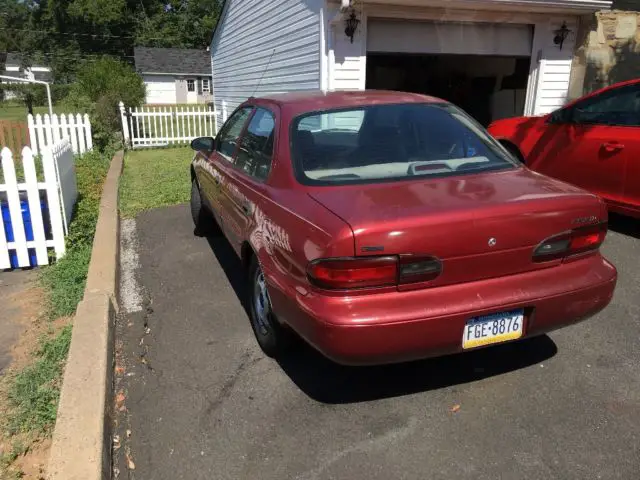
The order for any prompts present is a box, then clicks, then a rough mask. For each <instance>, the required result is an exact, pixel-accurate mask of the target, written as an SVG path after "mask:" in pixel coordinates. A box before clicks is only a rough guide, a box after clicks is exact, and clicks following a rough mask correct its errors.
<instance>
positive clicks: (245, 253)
mask: <svg viewBox="0 0 640 480" xmlns="http://www.w3.org/2000/svg"><path fill="white" fill-rule="evenodd" d="M255 256H256V254H255V252H254V251H253V248H251V245H250V244H249V242H244V243H243V244H242V250H241V261H242V268H243V269H244V270H245V271H248V270H249V267H250V266H251V260H253V257H255Z"/></svg>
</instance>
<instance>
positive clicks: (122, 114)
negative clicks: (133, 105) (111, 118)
mask: <svg viewBox="0 0 640 480" xmlns="http://www.w3.org/2000/svg"><path fill="white" fill-rule="evenodd" d="M118 106H119V107H120V120H121V121H122V137H123V138H124V145H125V147H128V146H129V144H130V143H131V139H130V136H129V120H128V119H127V111H126V109H125V108H124V102H120V103H119V104H118Z"/></svg>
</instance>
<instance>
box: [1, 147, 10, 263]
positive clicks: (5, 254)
mask: <svg viewBox="0 0 640 480" xmlns="http://www.w3.org/2000/svg"><path fill="white" fill-rule="evenodd" d="M5 157H6V158H7V160H6V166H5ZM10 161H11V163H12V164H13V161H12V160H11V150H9V149H8V148H7V147H4V148H3V149H2V150H0V166H1V167H2V169H3V170H5V171H6V170H8V168H9V162H10ZM5 175H6V174H5ZM5 181H6V179H5ZM10 267H11V261H10V260H9V250H8V247H7V238H6V237H5V235H4V228H0V270H4V269H5V268H10Z"/></svg>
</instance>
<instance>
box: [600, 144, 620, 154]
mask: <svg viewBox="0 0 640 480" xmlns="http://www.w3.org/2000/svg"><path fill="white" fill-rule="evenodd" d="M602 148H604V149H605V150H606V151H607V152H617V151H619V150H622V149H623V148H624V145H623V144H621V143H618V142H605V143H603V144H602Z"/></svg>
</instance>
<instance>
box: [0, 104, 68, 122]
mask: <svg viewBox="0 0 640 480" xmlns="http://www.w3.org/2000/svg"><path fill="white" fill-rule="evenodd" d="M27 113H29V112H28V111H27V107H25V106H24V105H22V104H19V103H0V120H18V121H21V122H26V121H27ZM33 113H34V115H37V114H38V113H40V114H43V115H44V114H45V113H49V107H33ZM53 113H57V114H60V113H68V112H67V111H66V110H65V109H64V108H62V107H59V106H55V105H54V107H53Z"/></svg>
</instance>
